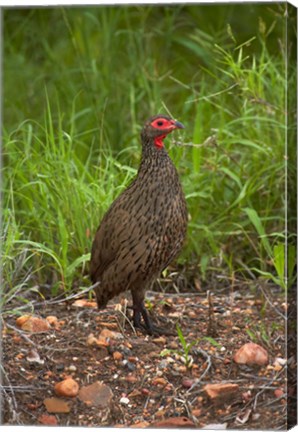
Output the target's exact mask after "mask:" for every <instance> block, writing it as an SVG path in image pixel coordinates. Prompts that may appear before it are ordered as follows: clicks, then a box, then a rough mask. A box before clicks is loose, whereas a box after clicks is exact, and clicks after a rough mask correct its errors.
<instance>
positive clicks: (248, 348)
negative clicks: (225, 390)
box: [234, 342, 269, 366]
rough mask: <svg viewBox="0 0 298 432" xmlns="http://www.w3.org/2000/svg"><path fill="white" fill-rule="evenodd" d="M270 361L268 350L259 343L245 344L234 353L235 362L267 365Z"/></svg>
mask: <svg viewBox="0 0 298 432" xmlns="http://www.w3.org/2000/svg"><path fill="white" fill-rule="evenodd" d="M268 361H269V358H268V353H267V351H266V350H265V349H264V348H263V347H261V346H260V345H258V344H255V343H253V342H249V343H247V344H245V345H243V346H242V347H241V348H239V350H238V351H237V352H236V354H235V355H234V362H235V363H238V364H248V365H259V366H263V365H266V364H267V363H268Z"/></svg>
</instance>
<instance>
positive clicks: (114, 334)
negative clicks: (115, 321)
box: [99, 328, 124, 340]
mask: <svg viewBox="0 0 298 432" xmlns="http://www.w3.org/2000/svg"><path fill="white" fill-rule="evenodd" d="M99 337H100V338H101V337H102V338H106V339H107V338H109V339H115V340H121V339H124V336H123V334H122V333H119V332H115V331H112V330H109V329H107V328H104V329H103V330H102V331H101V332H100V335H99Z"/></svg>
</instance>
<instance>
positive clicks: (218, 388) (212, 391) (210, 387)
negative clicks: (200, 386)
mask: <svg viewBox="0 0 298 432" xmlns="http://www.w3.org/2000/svg"><path fill="white" fill-rule="evenodd" d="M204 391H205V392H206V394H207V395H208V396H209V398H210V399H211V400H213V401H215V400H217V401H221V400H224V401H225V402H226V401H227V400H230V399H232V398H234V397H235V396H236V395H237V394H238V391H239V386H238V384H232V383H224V384H221V383H219V384H206V385H205V386H204Z"/></svg>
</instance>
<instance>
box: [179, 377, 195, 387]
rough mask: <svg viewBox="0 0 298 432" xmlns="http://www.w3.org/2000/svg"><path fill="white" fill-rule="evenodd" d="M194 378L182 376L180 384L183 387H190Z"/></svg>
mask: <svg viewBox="0 0 298 432" xmlns="http://www.w3.org/2000/svg"><path fill="white" fill-rule="evenodd" d="M194 382H195V380H194V379H191V378H183V379H182V386H183V387H184V388H191V387H192V386H193V384H194Z"/></svg>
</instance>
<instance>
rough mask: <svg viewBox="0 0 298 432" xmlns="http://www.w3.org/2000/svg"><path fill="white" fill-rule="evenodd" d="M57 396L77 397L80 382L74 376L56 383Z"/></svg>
mask: <svg viewBox="0 0 298 432" xmlns="http://www.w3.org/2000/svg"><path fill="white" fill-rule="evenodd" d="M55 393H56V395H57V396H64V397H75V396H77V394H78V393H79V384H78V383H77V382H76V381H75V380H74V379H72V378H67V379H65V380H63V381H61V382H59V383H57V384H56V385H55Z"/></svg>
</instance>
